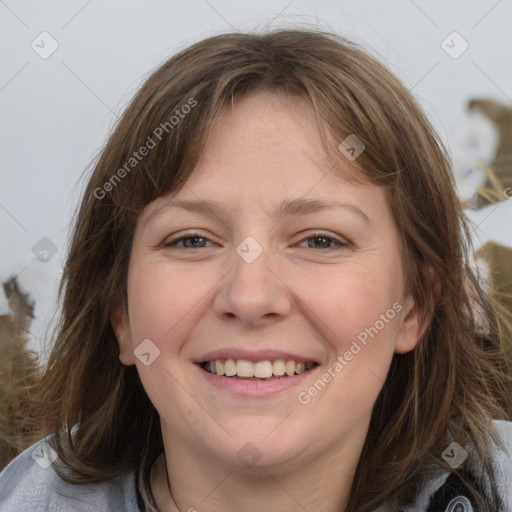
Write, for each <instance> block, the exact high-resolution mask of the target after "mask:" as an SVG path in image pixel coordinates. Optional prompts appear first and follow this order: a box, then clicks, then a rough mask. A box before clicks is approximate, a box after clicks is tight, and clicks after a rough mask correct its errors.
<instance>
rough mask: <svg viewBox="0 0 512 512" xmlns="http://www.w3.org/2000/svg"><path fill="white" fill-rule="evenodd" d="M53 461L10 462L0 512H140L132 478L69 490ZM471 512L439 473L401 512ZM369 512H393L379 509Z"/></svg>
mask: <svg viewBox="0 0 512 512" xmlns="http://www.w3.org/2000/svg"><path fill="white" fill-rule="evenodd" d="M495 425H496V427H497V429H498V432H499V433H500V435H501V437H502V439H503V442H504V446H505V447H506V451H496V452H495V456H494V459H493V468H494V471H495V473H496V478H497V482H498V489H499V492H500V498H501V500H502V507H501V509H500V512H512V422H506V421H501V420H498V421H495ZM465 453H466V452H465V450H463V449H462V447H460V446H458V445H454V446H451V445H450V447H447V450H446V453H443V456H444V457H445V460H447V462H448V461H451V462H452V463H453V464H459V463H460V464H461V463H462V462H461V461H462V459H463V458H464V454H465ZM55 458H56V454H55V452H53V450H52V449H51V447H50V446H49V444H48V443H47V442H46V441H44V440H42V441H39V442H38V443H36V444H34V445H33V446H32V447H30V448H29V449H28V450H26V451H25V452H23V453H22V454H20V455H19V456H18V457H17V458H16V459H14V460H13V461H12V462H11V463H10V464H9V465H8V466H7V467H6V468H5V469H4V470H3V471H2V472H1V473H0V512H29V511H30V512H46V511H52V512H61V511H62V512H64V511H80V512H86V511H87V512H93V511H95V512H100V511H101V512H143V510H144V509H143V508H142V506H141V505H140V503H141V500H140V496H138V491H137V488H136V479H135V474H134V472H131V473H127V474H126V475H124V476H122V477H119V478H117V479H116V480H114V481H112V482H108V483H97V484H83V485H74V484H69V483H67V482H65V481H64V480H62V479H61V478H60V477H59V476H58V475H57V474H56V473H55V471H54V470H53V469H52V462H53V461H54V460H55ZM457 459H459V460H457ZM449 463H450V462H449ZM454 467H455V466H454ZM473 510H474V508H473V506H472V504H471V501H470V499H469V494H467V493H465V492H464V490H463V489H462V488H461V486H460V482H458V481H457V479H456V478H454V476H453V475H452V476H450V475H449V474H448V473H447V472H440V473H439V474H438V475H437V476H436V477H435V478H432V479H431V481H430V482H428V484H427V485H425V486H424V488H423V490H422V491H421V493H420V495H419V496H418V498H417V500H416V503H415V504H414V505H413V506H412V507H410V508H408V509H406V510H404V512H473ZM375 512H396V510H393V509H392V508H391V507H389V506H385V505H384V506H382V507H379V509H378V510H376V511H375Z"/></svg>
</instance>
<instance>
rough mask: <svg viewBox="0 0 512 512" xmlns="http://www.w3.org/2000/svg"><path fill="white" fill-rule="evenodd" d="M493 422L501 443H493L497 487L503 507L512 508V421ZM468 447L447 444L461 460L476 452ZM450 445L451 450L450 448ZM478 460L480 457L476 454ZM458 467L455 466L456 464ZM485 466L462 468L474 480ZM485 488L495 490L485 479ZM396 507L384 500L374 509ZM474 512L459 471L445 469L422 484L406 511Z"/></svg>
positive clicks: (378, 511)
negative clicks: (455, 472) (451, 471)
mask: <svg viewBox="0 0 512 512" xmlns="http://www.w3.org/2000/svg"><path fill="white" fill-rule="evenodd" d="M493 426H494V427H495V429H496V433H497V434H498V437H499V440H500V441H501V447H500V446H497V445H496V444H494V443H493V451H492V459H491V464H492V470H493V473H494V475H493V476H494V478H495V483H496V491H497V493H498V495H499V501H501V503H500V507H499V509H500V510H503V511H509V510H510V511H512V484H511V482H512V422H510V421H504V420H494V421H493ZM465 448H466V449H467V451H466V450H464V449H463V448H462V447H461V446H460V445H454V446H453V447H451V445H450V447H448V448H447V455H446V456H447V457H451V458H453V457H454V456H456V457H458V458H459V460H460V464H462V463H463V462H464V460H465V459H466V458H467V456H468V452H472V449H471V448H470V447H469V446H466V447H465ZM448 449H449V451H448ZM475 460H479V459H478V457H476V459H475ZM454 462H456V461H455V460H454ZM454 467H455V466H454ZM480 469H481V466H480V465H479V464H474V462H473V463H472V464H471V465H469V466H467V469H466V470H463V471H459V473H463V474H464V476H465V477H466V478H467V479H469V480H470V481H471V480H473V481H474V482H475V483H477V481H475V480H474V478H473V476H474V475H477V474H478V473H479V470H480ZM482 483H483V486H484V487H483V488H482V490H483V491H484V492H487V493H489V492H491V491H490V486H489V482H488V481H487V479H486V481H484V482H482ZM394 510H396V508H394V507H391V506H389V505H388V504H384V505H382V506H381V507H379V508H378V509H376V510H375V511H374V512H394ZM458 510H460V511H465V512H472V511H474V510H475V508H474V504H473V503H472V498H471V495H470V493H469V491H467V488H466V487H465V485H464V484H463V482H462V481H461V480H460V478H459V476H458V474H454V473H452V474H450V473H448V472H446V471H444V470H442V471H439V472H437V473H436V474H434V475H433V476H431V477H430V478H429V479H428V480H427V481H426V482H424V485H423V486H422V488H421V490H420V492H419V494H418V497H417V499H416V501H415V503H414V504H411V506H410V507H409V508H407V507H406V508H405V512H418V511H423V512H425V511H426V512H453V511H458Z"/></svg>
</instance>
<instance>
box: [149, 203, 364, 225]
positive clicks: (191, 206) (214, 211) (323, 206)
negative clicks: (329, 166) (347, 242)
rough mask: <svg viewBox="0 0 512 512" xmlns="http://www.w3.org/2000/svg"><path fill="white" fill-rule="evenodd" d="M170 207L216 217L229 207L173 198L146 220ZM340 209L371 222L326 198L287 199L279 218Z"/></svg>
mask: <svg viewBox="0 0 512 512" xmlns="http://www.w3.org/2000/svg"><path fill="white" fill-rule="evenodd" d="M169 208H179V209H182V210H185V211H188V212H191V213H197V214H200V215H204V216H205V217H216V218H219V213H220V214H222V213H224V214H225V213H226V212H227V211H228V208H226V206H225V205H224V204H223V203H220V202H218V201H212V200H209V201H207V200H200V201H189V200H172V199H171V201H169V202H168V203H166V204H165V205H164V206H162V207H161V208H159V209H158V210H155V211H154V212H153V213H152V214H151V215H150V216H149V217H148V218H147V219H146V222H148V221H149V219H150V218H151V217H153V215H156V214H157V212H160V211H162V210H167V209H169ZM332 208H335V209H339V210H348V211H351V212H353V213H355V214H357V215H358V216H359V217H360V218H362V219H363V220H364V221H365V222H367V223H371V221H370V219H369V218H368V216H367V215H366V214H365V213H364V212H363V211H362V210H360V209H359V208H357V206H354V205H353V204H350V203H344V202H339V201H329V200H324V199H305V198H298V199H285V200H284V201H283V202H282V203H281V207H280V209H279V218H283V217H295V216H300V215H308V214H311V213H316V212H320V211H323V210H328V209H332Z"/></svg>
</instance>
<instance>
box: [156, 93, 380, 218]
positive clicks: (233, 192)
mask: <svg viewBox="0 0 512 512" xmlns="http://www.w3.org/2000/svg"><path fill="white" fill-rule="evenodd" d="M338 161H339V163H338V165H336V166H335V167H334V166H333V165H332V164H330V163H329V162H328V159H327V157H326V153H325V149H324V147H323V146H322V142H321V136H320V132H319V127H318V121H317V116H316V114H315V112H314V110H313V108H312V106H311V105H309V104H308V103H307V102H306V101H305V100H303V99H301V98H299V97H296V96H285V95H283V94H279V93H275V92H261V93H257V94H252V95H249V96H246V97H242V98H237V99H236V101H234V102H233V103H232V104H228V105H227V106H225V107H224V108H223V109H222V111H221V112H220V114H219V116H218V117H217V118H216V120H215V122H214V124H213V125H212V128H211V131H210V134H209V137H208V139H207V143H206V146H205V150H204V151H203V153H202V155H201V158H200V160H199V162H198V165H197V166H196V168H195V169H194V171H193V172H192V174H191V176H190V178H189V179H188V181H187V183H186V184H185V186H184V187H182V188H181V189H180V190H178V191H177V192H174V193H173V194H170V195H168V196H165V197H162V198H159V199H158V200H156V201H154V202H153V203H151V204H150V205H149V207H148V208H147V209H148V210H149V212H148V213H151V212H152V211H154V210H155V209H157V208H160V207H161V206H162V204H164V203H165V202H168V201H169V199H170V198H175V199H176V198H186V199H189V200H192V201H194V200H197V201H200V200H205V199H215V200H217V201H221V202H225V203H226V204H229V205H231V206H232V207H233V209H234V210H236V207H237V206H240V207H245V208H251V207H258V208H259V207H263V208H264V209H268V211H271V210H272V211H274V210H276V205H277V204H278V203H279V204H280V205H281V204H282V203H283V201H286V200H288V201H289V200H294V199H297V198H306V199H318V200H324V201H335V200H337V201H345V202H347V201H348V202H353V200H356V202H358V201H361V200H362V201H363V203H364V202H368V200H370V202H371V201H375V197H373V196H376V195H377V196H383V193H382V190H380V189H378V188H377V187H375V186H373V185H371V184H369V183H368V182H366V183H365V184H361V183H358V182H356V180H354V179H353V177H354V176H356V177H358V178H359V180H361V179H362V177H361V174H362V173H361V171H359V170H358V169H357V168H355V166H354V165H352V164H351V162H350V161H349V160H348V159H346V158H345V157H344V156H342V155H341V154H340V155H339V156H338ZM372 197H373V199H372ZM365 198H366V200H364V199H365ZM349 200H350V201H349ZM382 200H383V197H379V201H380V202H382Z"/></svg>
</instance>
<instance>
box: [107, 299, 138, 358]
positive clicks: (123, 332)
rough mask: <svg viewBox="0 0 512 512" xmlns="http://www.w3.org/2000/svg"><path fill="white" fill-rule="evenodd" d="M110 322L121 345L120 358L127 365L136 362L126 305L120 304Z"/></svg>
mask: <svg viewBox="0 0 512 512" xmlns="http://www.w3.org/2000/svg"><path fill="white" fill-rule="evenodd" d="M110 323H111V325H112V329H113V330H114V334H115V335H116V339H117V343H118V345H119V360H120V361H121V363H122V364H124V365H125V366H131V365H134V364H135V357H134V354H133V345H132V336H131V333H130V322H129V321H128V312H127V311H126V307H125V306H118V308H117V309H116V310H115V311H114V313H113V315H112V317H111V318H110Z"/></svg>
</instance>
